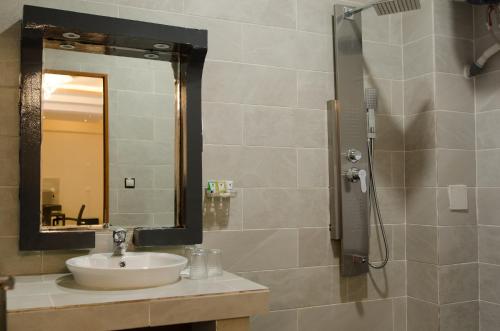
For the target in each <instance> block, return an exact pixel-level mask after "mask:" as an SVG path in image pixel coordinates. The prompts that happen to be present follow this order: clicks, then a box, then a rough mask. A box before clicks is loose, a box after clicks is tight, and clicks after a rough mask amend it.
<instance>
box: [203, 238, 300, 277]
mask: <svg viewBox="0 0 500 331" xmlns="http://www.w3.org/2000/svg"><path fill="white" fill-rule="evenodd" d="M297 237H298V233H297V230H292V229H288V230H253V231H243V232H242V231H211V232H205V233H204V238H203V244H204V246H206V247H210V248H221V249H222V250H223V251H224V254H223V267H224V268H225V269H226V270H229V271H254V270H271V269H284V268H293V267H297V266H298V246H297V244H298V243H297Z"/></svg>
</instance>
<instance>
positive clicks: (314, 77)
mask: <svg viewBox="0 0 500 331" xmlns="http://www.w3.org/2000/svg"><path fill="white" fill-rule="evenodd" d="M333 91H334V89H333V74H331V73H324V72H314V71H298V72H297V93H298V106H299V107H300V108H309V109H326V102H327V101H328V100H333V98H334V93H333Z"/></svg>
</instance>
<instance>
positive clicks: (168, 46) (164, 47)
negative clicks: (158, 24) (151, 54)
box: [153, 43, 171, 49]
mask: <svg viewBox="0 0 500 331" xmlns="http://www.w3.org/2000/svg"><path fill="white" fill-rule="evenodd" d="M153 47H154V48H156V49H170V48H171V46H170V45H168V44H162V43H158V44H154V45H153Z"/></svg>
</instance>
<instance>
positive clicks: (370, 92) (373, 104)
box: [365, 87, 378, 111]
mask: <svg viewBox="0 0 500 331" xmlns="http://www.w3.org/2000/svg"><path fill="white" fill-rule="evenodd" d="M377 99H378V98H377V89H375V88H373V87H369V88H366V89H365V107H366V110H367V111H368V110H370V109H373V110H376V109H377Z"/></svg>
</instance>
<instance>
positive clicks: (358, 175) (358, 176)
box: [345, 167, 366, 193]
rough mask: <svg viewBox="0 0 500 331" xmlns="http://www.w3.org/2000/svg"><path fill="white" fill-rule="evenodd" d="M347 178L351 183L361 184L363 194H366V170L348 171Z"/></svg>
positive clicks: (354, 169) (351, 169) (353, 169)
mask: <svg viewBox="0 0 500 331" xmlns="http://www.w3.org/2000/svg"><path fill="white" fill-rule="evenodd" d="M345 176H346V178H347V180H348V181H350V182H351V183H357V182H360V185H361V192H363V193H366V170H363V169H358V168H356V167H352V168H350V169H349V170H347V171H346V173H345Z"/></svg>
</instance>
